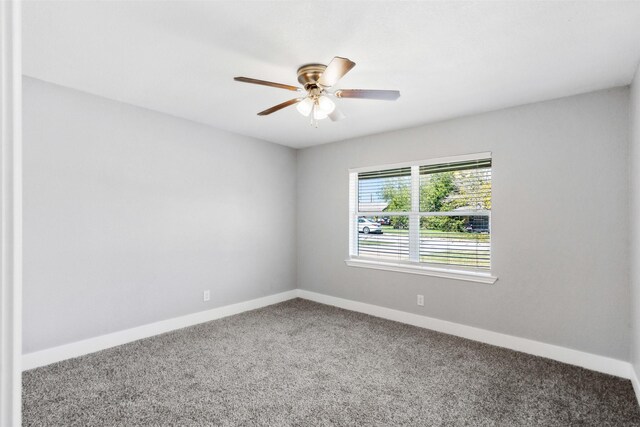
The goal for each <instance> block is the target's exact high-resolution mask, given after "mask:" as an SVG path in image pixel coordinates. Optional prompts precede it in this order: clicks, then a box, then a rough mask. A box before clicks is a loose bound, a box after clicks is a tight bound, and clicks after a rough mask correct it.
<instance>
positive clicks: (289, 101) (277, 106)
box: [258, 98, 304, 116]
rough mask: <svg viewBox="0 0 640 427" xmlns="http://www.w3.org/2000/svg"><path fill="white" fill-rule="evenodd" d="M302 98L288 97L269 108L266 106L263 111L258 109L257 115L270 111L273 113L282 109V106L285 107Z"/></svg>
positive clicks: (269, 112)
mask: <svg viewBox="0 0 640 427" xmlns="http://www.w3.org/2000/svg"><path fill="white" fill-rule="evenodd" d="M303 99H304V98H293V99H290V100H288V101H285V102H283V103H282V104H278V105H274V106H273V107H271V108H267V109H266V110H264V111H260V112H259V113H258V115H259V116H266V115H269V114H271V113H275V112H276V111H278V110H282V109H283V108H286V107H288V106H290V105H293V104H297V103H298V102H300V101H302V100H303Z"/></svg>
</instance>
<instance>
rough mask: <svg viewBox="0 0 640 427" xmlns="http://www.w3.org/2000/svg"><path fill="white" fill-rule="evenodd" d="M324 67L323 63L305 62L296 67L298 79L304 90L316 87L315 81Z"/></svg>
mask: <svg viewBox="0 0 640 427" xmlns="http://www.w3.org/2000/svg"><path fill="white" fill-rule="evenodd" d="M326 68H327V66H326V65H323V64H305V65H303V66H301V67H300V68H298V81H299V82H300V84H301V85H303V86H304V88H305V90H310V89H314V88H317V87H318V85H317V81H318V79H319V78H320V76H321V75H322V73H324V70H325V69H326Z"/></svg>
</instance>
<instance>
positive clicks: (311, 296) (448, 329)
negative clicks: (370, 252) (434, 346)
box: [298, 289, 640, 396]
mask: <svg viewBox="0 0 640 427" xmlns="http://www.w3.org/2000/svg"><path fill="white" fill-rule="evenodd" d="M298 296H299V297H300V298H304V299H308V300H311V301H316V302H319V303H322V304H327V305H332V306H335V307H339V308H344V309H346V310H351V311H357V312H359V313H365V314H369V315H371V316H376V317H381V318H383V319H389V320H394V321H396V322H400V323H406V324H409V325H413V326H418V327H421V328H426V329H431V330H434V331H438V332H444V333H445V334H450V335H455V336H458V337H462V338H467V339H470V340H474V341H480V342H483V343H486V344H491V345H495V346H498V347H504V348H508V349H511V350H516V351H521V352H523V353H528V354H533V355H535V356H541V357H546V358H548V359H552V360H557V361H559V362H563V363H568V364H570V365H576V366H581V367H583V368H586V369H591V370H592V371H597V372H603V373H605V374H609V375H615V376H617V377H622V378H626V379H631V380H632V382H633V381H634V379H633V378H635V373H633V369H632V367H631V364H630V363H629V362H625V361H623V360H618V359H613V358H610V357H605V356H599V355H596V354H591V353H585V352H583V351H578V350H572V349H570V348H565V347H560V346H557V345H553V344H546V343H543V342H539V341H534V340H530V339H526V338H520V337H515V336H512V335H506V334H501V333H499V332H492V331H488V330H486V329H480V328H475V327H473V326H467V325H461V324H459V323H453V322H449V321H446V320H440V319H434V318H432V317H427V316H421V315H418V314H413V313H407V312H404V311H399V310H394V309H391V308H386V307H380V306H377V305H372V304H366V303H362V302H358V301H352V300H348V299H343V298H338V297H333V296H329V295H324V294H319V293H316V292H311V291H305V290H303V289H298ZM633 385H634V388H635V390H636V396H640V393H639V392H640V388H638V387H639V384H638V383H637V378H636V379H635V382H634V384H633Z"/></svg>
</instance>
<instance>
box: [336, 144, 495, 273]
mask: <svg viewBox="0 0 640 427" xmlns="http://www.w3.org/2000/svg"><path fill="white" fill-rule="evenodd" d="M469 157H470V156H465V157H464V158H462V159H459V160H456V158H452V159H448V160H447V161H446V162H436V163H434V162H422V163H421V162H416V163H415V164H412V165H408V166H403V167H394V168H384V167H381V168H379V169H378V170H367V171H362V172H355V173H351V175H350V180H351V182H350V213H349V218H350V221H351V223H350V227H349V229H350V233H351V236H350V242H351V243H350V252H351V255H352V256H355V257H363V258H368V259H372V260H376V259H377V260H380V261H381V262H392V261H400V262H406V263H415V264H419V265H425V266H429V265H432V266H434V267H440V268H447V269H460V270H472V271H480V272H482V271H489V270H490V268H491V159H490V158H488V157H483V158H477V159H469Z"/></svg>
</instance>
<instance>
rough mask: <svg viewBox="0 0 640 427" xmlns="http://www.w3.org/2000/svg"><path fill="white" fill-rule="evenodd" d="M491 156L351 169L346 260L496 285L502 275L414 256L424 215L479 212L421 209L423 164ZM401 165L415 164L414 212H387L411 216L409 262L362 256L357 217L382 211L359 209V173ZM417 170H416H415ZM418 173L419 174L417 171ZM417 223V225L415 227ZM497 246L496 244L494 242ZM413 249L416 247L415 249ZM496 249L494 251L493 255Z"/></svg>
mask: <svg viewBox="0 0 640 427" xmlns="http://www.w3.org/2000/svg"><path fill="white" fill-rule="evenodd" d="M487 158H491V152H482V153H473V154H465V155H460V156H450V157H440V158H435V159H427V160H419V161H413V162H404V163H392V164H386V165H376V166H366V167H360V168H350V169H349V258H348V259H346V260H345V263H346V264H347V265H348V266H350V267H360V268H371V269H375V270H386V271H394V272H398V273H409V274H419V275H424V276H434V277H442V278H447V279H457V280H464V281H468V282H478V283H485V284H494V283H495V282H496V281H497V280H498V277H497V276H494V275H492V272H483V271H476V270H473V271H470V270H466V269H464V267H455V268H454V267H451V268H446V267H440V266H438V267H434V266H433V265H431V264H428V263H423V262H420V261H419V259H414V258H416V257H417V256H418V253H419V251H417V250H415V248H413V247H414V246H417V247H418V248H419V245H420V235H419V233H420V229H419V226H418V227H416V225H417V224H419V222H420V216H452V215H455V216H458V215H461V214H462V215H464V214H469V215H474V214H475V215H477V214H478V213H479V212H478V211H473V212H468V213H467V212H438V213H424V212H422V213H421V212H419V210H420V209H419V198H418V195H419V194H420V179H419V168H420V166H423V165H433V164H439V163H450V162H462V161H468V160H480V159H487ZM401 167H411V168H412V171H411V172H412V173H411V177H412V179H411V212H386V214H387V215H391V214H394V215H395V214H398V215H407V216H409V247H410V251H409V253H410V259H409V261H398V262H393V261H387V260H379V259H376V258H368V257H362V256H358V253H357V251H358V235H357V233H356V230H357V224H356V221H357V218H358V217H359V216H362V215H364V216H375V215H380V212H358V208H357V200H358V173H360V172H372V171H377V170H383V169H396V168H401ZM414 169H416V170H414ZM416 172H418V173H416ZM482 214H485V215H487V216H488V217H489V218H491V212H490V211H482ZM412 225H413V227H412ZM492 246H493V244H492ZM411 248H413V249H414V250H411ZM492 253H493V251H491V254H492Z"/></svg>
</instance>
